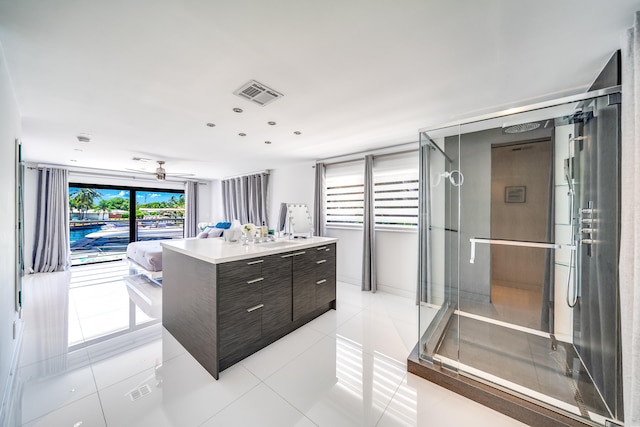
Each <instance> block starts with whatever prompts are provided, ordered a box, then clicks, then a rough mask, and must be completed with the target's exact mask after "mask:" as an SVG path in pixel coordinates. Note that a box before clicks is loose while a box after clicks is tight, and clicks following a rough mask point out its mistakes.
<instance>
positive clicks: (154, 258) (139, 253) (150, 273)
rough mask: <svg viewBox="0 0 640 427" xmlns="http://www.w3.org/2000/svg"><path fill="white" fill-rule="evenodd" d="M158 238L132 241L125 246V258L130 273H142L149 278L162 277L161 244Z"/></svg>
mask: <svg viewBox="0 0 640 427" xmlns="http://www.w3.org/2000/svg"><path fill="white" fill-rule="evenodd" d="M160 242H161V241H160V240H144V241H141V242H132V243H129V245H128V246H127V259H128V260H129V270H131V271H130V273H132V274H144V275H145V276H147V277H149V278H150V279H153V280H157V279H161V278H162V246H160Z"/></svg>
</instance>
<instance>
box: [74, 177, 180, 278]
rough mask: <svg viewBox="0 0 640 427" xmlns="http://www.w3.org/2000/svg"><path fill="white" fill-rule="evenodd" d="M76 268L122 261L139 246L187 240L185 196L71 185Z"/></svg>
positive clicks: (119, 188) (178, 193) (131, 188)
mask: <svg viewBox="0 0 640 427" xmlns="http://www.w3.org/2000/svg"><path fill="white" fill-rule="evenodd" d="M69 233H70V242H71V258H72V264H73V265H79V264H89V263H94V262H103V261H110V260H116V259H121V258H122V257H123V256H124V254H125V253H126V250H127V245H128V244H129V243H130V242H133V241H139V240H160V239H181V238H182V237H183V236H184V192H183V191H179V190H166V189H163V190H156V189H138V188H135V187H115V186H97V185H86V184H73V183H72V184H70V185H69Z"/></svg>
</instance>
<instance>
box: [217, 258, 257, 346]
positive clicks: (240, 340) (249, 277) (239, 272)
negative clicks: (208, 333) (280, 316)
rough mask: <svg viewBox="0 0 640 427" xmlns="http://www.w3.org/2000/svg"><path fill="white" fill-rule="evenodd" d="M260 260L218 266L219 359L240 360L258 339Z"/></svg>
mask: <svg viewBox="0 0 640 427" xmlns="http://www.w3.org/2000/svg"><path fill="white" fill-rule="evenodd" d="M263 263H264V260H263V259H250V260H242V261H234V262H230V263H223V264H220V265H219V267H218V269H219V270H218V280H217V283H218V319H219V320H218V322H219V324H218V325H219V333H218V337H219V343H218V345H219V347H218V351H219V354H220V357H221V358H227V357H231V358H234V357H240V356H241V355H244V353H246V352H247V349H248V348H251V347H252V345H253V344H254V343H257V342H258V341H259V340H260V338H261V337H262V309H263V308H264V304H263V302H262V290H263V289H262V288H263V283H264V275H263V272H262V267H263Z"/></svg>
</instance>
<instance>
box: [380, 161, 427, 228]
mask: <svg viewBox="0 0 640 427" xmlns="http://www.w3.org/2000/svg"><path fill="white" fill-rule="evenodd" d="M418 165H419V163H418V151H417V150H416V151H415V152H409V153H403V154H393V155H386V156H380V157H376V158H375V160H374V163H373V184H374V190H373V191H374V198H375V202H374V207H375V223H376V225H377V226H397V227H417V226H418Z"/></svg>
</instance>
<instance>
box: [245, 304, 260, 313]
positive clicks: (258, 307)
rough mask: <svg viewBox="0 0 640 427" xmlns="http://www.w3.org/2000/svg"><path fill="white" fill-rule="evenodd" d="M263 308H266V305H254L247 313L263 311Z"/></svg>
mask: <svg viewBox="0 0 640 427" xmlns="http://www.w3.org/2000/svg"><path fill="white" fill-rule="evenodd" d="M262 307H264V304H258V305H254V306H253V307H251V308H247V313H251V312H252V311H256V310H258V309H261V308H262Z"/></svg>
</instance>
